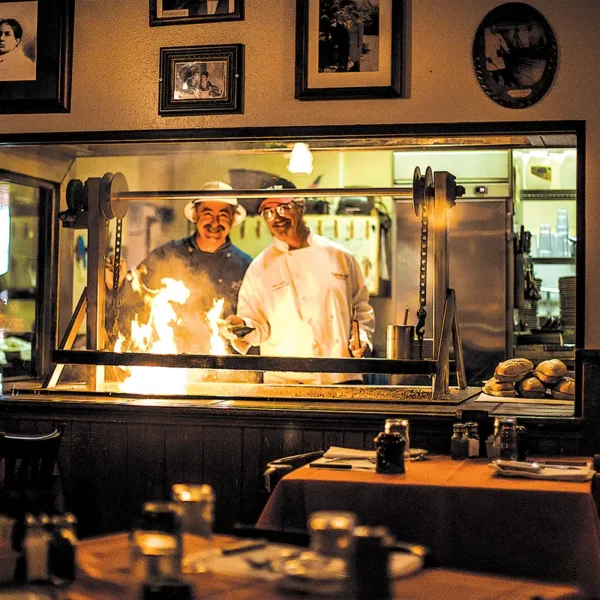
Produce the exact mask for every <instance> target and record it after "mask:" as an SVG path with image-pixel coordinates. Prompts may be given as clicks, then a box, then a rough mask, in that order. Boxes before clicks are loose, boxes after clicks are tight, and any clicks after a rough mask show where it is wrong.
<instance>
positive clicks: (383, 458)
mask: <svg viewBox="0 0 600 600" xmlns="http://www.w3.org/2000/svg"><path fill="white" fill-rule="evenodd" d="M390 421H391V419H390ZM373 441H374V442H375V448H376V461H377V462H376V465H375V470H376V471H377V473H385V474H396V475H401V474H402V473H405V472H406V468H405V466H404V450H405V448H406V438H405V437H404V436H403V435H402V433H400V431H393V425H392V424H391V423H388V421H386V423H385V431H382V432H381V433H379V434H378V435H377V437H376V438H375V439H374V440H373Z"/></svg>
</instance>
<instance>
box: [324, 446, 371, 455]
mask: <svg viewBox="0 0 600 600" xmlns="http://www.w3.org/2000/svg"><path fill="white" fill-rule="evenodd" d="M323 458H375V450H356V449H354V448H342V447H340V446H331V447H330V448H329V450H327V452H325V454H324V455H323Z"/></svg>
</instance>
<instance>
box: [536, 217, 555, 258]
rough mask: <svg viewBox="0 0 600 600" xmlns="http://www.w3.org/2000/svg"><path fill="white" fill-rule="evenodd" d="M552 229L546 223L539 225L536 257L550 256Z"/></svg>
mask: <svg viewBox="0 0 600 600" xmlns="http://www.w3.org/2000/svg"><path fill="white" fill-rule="evenodd" d="M552 241H553V240H552V229H551V228H550V225H549V224H548V223H541V224H540V234H539V236H538V251H537V255H538V256H539V257H542V256H552Z"/></svg>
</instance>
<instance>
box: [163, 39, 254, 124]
mask: <svg viewBox="0 0 600 600" xmlns="http://www.w3.org/2000/svg"><path fill="white" fill-rule="evenodd" d="M243 69H244V46H243V45H242V44H231V45H227V46H191V47H185V48H161V49H160V79H159V83H160V90H159V109H158V112H159V114H160V115H161V116H163V117H170V116H179V115H208V114H211V115H217V114H225V113H242V112H244V111H243V94H244V72H243Z"/></svg>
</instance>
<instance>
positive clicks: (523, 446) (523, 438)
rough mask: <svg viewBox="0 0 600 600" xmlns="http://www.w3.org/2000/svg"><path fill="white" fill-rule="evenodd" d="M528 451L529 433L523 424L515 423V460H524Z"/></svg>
mask: <svg viewBox="0 0 600 600" xmlns="http://www.w3.org/2000/svg"><path fill="white" fill-rule="evenodd" d="M528 452H529V434H528V433H527V429H526V428H525V427H523V425H517V460H520V461H522V462H524V461H525V460H526V459H527V453H528Z"/></svg>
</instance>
